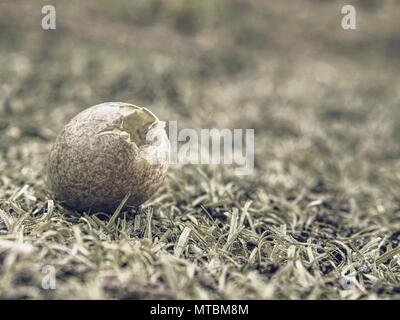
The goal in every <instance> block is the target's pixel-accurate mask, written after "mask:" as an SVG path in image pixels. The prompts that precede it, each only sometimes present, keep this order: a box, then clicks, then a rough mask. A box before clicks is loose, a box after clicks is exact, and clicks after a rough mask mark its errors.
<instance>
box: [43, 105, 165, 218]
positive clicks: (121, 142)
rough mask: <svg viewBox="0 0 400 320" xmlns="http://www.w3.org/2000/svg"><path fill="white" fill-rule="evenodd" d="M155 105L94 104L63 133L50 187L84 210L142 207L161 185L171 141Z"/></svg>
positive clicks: (51, 162) (52, 160)
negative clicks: (156, 113) (149, 106)
mask: <svg viewBox="0 0 400 320" xmlns="http://www.w3.org/2000/svg"><path fill="white" fill-rule="evenodd" d="M164 127H165V123H164V122H163V121H160V120H159V119H158V118H157V117H156V116H155V115H154V114H153V113H152V112H151V111H150V110H148V109H146V108H143V107H138V106H136V105H133V104H129V103H123V102H106V103H102V104H98V105H95V106H92V107H90V108H88V109H86V110H84V111H82V112H81V113H79V114H78V115H77V116H75V117H74V118H73V119H72V120H71V121H70V122H69V123H67V124H66V125H65V126H64V128H63V129H62V130H61V132H60V133H59V134H58V136H57V138H56V140H55V143H54V145H53V147H52V149H51V151H50V154H49V157H48V163H47V182H48V185H49V188H50V190H51V192H52V194H53V195H54V197H55V199H57V200H58V201H59V202H60V203H61V204H62V205H64V206H65V207H67V208H70V209H73V210H76V211H79V212H83V211H84V212H88V213H94V212H99V211H100V212H113V211H115V209H116V208H117V207H118V206H119V204H120V203H121V202H122V201H125V207H138V206H140V205H141V204H142V203H144V202H145V201H146V200H148V199H149V198H150V197H151V196H152V195H153V194H154V193H155V192H156V191H157V189H159V187H160V186H161V185H162V183H163V181H164V179H165V176H166V173H167V169H168V163H169V152H170V143H169V140H168V136H167V133H166V131H165V129H164Z"/></svg>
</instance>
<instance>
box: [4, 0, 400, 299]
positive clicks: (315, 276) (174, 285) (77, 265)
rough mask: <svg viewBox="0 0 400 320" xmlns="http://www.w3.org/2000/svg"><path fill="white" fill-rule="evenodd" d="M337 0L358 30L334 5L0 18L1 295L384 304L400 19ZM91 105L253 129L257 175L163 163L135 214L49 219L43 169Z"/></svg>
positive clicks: (62, 8) (391, 229)
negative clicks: (61, 136) (351, 10)
mask: <svg viewBox="0 0 400 320" xmlns="http://www.w3.org/2000/svg"><path fill="white" fill-rule="evenodd" d="M50 2H51V3H52V4H54V5H55V7H56V10H57V11H56V12H57V20H56V21H57V29H56V30H52V31H44V30H42V29H41V24H40V21H41V18H42V14H41V8H42V6H43V5H44V4H49V3H50ZM289 2H290V3H289ZM350 2H352V4H353V5H354V6H355V7H356V10H357V29H356V30H353V31H345V30H343V29H342V27H341V18H342V14H341V13H340V10H341V7H342V5H343V4H345V3H342V1H336V2H333V1H330V2H327V1H315V0H314V1H311V0H308V1H306V0H298V1H296V2H294V1H289V0H287V1H279V2H277V1H256V0H251V1H244V0H243V1H240V0H232V1H228V0H221V1H211V0H190V1H182V0H171V1H167V0H147V1H145V0H140V1H122V0H117V1H106V0H101V1H84V2H83V1H76V0H74V1H45V2H43V1H1V2H0V39H1V46H0V66H1V73H0V297H1V298H17V299H20V298H24V299H43V298H45V299H55V298H61V299H71V298H75V299H86V298H89V299H92V298H106V299H107V298H113V299H114V298H117V299H119V298H123V299H137V298H139V299H149V298H152V299H166V298H171V299H190V298H195V299H199V298H201V299H236V298H243V299H253V298H256V299H368V298H384V299H387V298H390V299H393V298H399V297H400V285H399V283H400V255H399V253H400V246H399V242H400V183H399V180H400V161H399V159H400V144H399V141H400V108H399V106H400V91H399V86H400V80H399V77H398V75H399V71H400V65H399V57H400V37H399V34H398V28H399V26H398V23H399V22H398V17H397V16H396V15H397V14H398V12H399V4H398V2H397V1H395V0H392V1H390V0H388V1H378V0H376V1H374V0H368V1H365V0H362V1H361V0H359V1H350ZM346 4H348V1H347V2H346ZM104 101H126V102H130V103H134V104H137V105H140V106H147V107H149V108H150V109H151V110H152V111H153V112H155V113H156V114H157V115H158V116H159V117H160V118H161V119H163V120H177V121H178V124H179V127H180V128H195V129H201V128H220V129H222V128H230V129H233V128H254V129H255V170H254V173H253V174H252V175H249V176H237V175H235V172H234V168H233V166H229V165H227V166H212V165H185V166H184V165H173V166H171V167H170V169H169V173H168V177H167V179H166V181H165V183H164V185H163V187H162V188H161V189H160V190H159V191H158V192H157V194H155V195H154V197H152V199H151V200H150V201H148V202H147V203H145V204H144V205H143V206H142V207H141V208H139V209H137V210H133V209H132V210H128V211H123V212H120V213H119V212H116V213H115V214H113V215H106V214H103V213H95V214H91V215H87V214H78V213H76V212H73V211H71V210H67V209H64V208H63V207H62V206H61V205H60V204H59V203H58V202H57V201H55V200H54V199H53V198H52V196H51V194H50V192H49V190H48V188H47V185H46V181H45V177H46V176H45V163H46V158H47V155H48V152H49V150H50V147H51V145H52V143H53V142H54V140H55V137H56V136H57V133H58V132H59V131H60V129H61V128H62V126H63V125H64V124H65V123H67V122H68V121H69V120H70V119H71V118H72V117H73V116H74V115H75V114H77V113H78V112H79V111H81V110H83V109H85V108H87V107H89V106H91V105H95V104H97V103H100V102H104ZM53 275H55V278H53V277H52V276H53Z"/></svg>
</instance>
